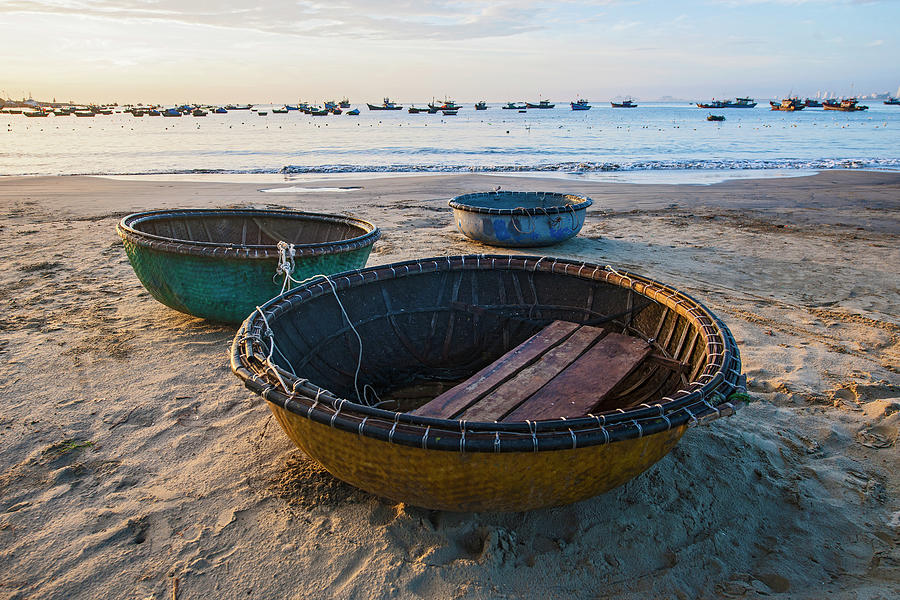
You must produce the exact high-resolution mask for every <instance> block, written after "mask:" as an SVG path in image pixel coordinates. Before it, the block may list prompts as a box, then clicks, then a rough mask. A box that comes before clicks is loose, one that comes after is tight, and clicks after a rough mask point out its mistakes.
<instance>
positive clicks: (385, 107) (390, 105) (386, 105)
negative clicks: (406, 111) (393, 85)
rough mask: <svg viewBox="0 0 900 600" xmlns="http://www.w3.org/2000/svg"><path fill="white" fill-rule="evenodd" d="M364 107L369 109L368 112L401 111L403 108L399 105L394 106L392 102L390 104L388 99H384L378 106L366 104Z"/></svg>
mask: <svg viewBox="0 0 900 600" xmlns="http://www.w3.org/2000/svg"><path fill="white" fill-rule="evenodd" d="M366 106H368V107H369V110H403V107H402V106H401V105H399V104H394V103H393V102H391V99H390V98H388V97H385V98H384V101H383V102H382V103H381V105H380V106H379V105H377V104H368V103H366Z"/></svg>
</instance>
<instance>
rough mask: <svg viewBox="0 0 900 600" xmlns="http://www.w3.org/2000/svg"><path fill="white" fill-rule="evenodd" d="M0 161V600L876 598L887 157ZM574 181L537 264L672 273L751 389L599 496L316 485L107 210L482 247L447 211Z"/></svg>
mask: <svg viewBox="0 0 900 600" xmlns="http://www.w3.org/2000/svg"><path fill="white" fill-rule="evenodd" d="M284 185H285V187H290V186H295V187H307V188H314V187H329V188H333V187H340V186H343V185H346V186H358V187H359V189H352V190H346V191H342V192H339V193H337V192H331V191H320V192H316V191H306V192H296V193H290V192H288V193H279V194H272V193H262V192H260V191H259V190H261V189H271V188H273V187H277V186H276V185H273V184H265V185H260V184H256V185H254V184H244V183H185V182H179V183H166V182H159V181H148V182H135V181H119V180H111V179H103V178H93V177H35V178H6V179H0V260H2V261H3V264H4V266H5V268H4V269H2V271H0V305H2V307H3V312H2V316H0V382H2V384H0V448H2V450H0V598H135V599H144V598H160V599H161V598H171V597H173V591H174V590H175V589H176V586H177V598H180V599H188V598H238V597H240V598H298V599H299V598H310V599H317V598H360V599H364V598H382V597H385V598H539V599H542V600H544V599H548V598H585V599H587V598H600V597H607V596H610V597H611V596H615V597H625V598H643V597H661V598H720V597H734V598H755V597H760V596H768V595H772V596H778V595H781V596H782V597H791V598H821V597H829V595H830V596H832V597H839V598H846V597H850V598H872V599H874V598H885V599H887V598H893V597H897V596H898V595H900V548H898V543H900V474H898V469H897V464H898V458H900V453H898V448H897V437H898V429H900V317H898V307H900V244H898V239H900V174H897V173H867V172H843V171H829V172H823V173H820V174H818V175H815V176H812V177H801V178H789V179H769V180H741V181H732V182H725V183H721V184H715V185H710V186H690V185H681V186H668V185H628V184H609V183H586V182H573V181H566V180H552V179H535V178H531V177H528V178H514V177H492V176H486V175H441V176H426V177H402V178H377V179H372V180H360V179H353V180H347V181H344V182H340V181H335V180H329V181H328V182H327V183H320V184H317V183H313V182H310V183H297V182H290V183H286V184H284ZM497 185H501V186H502V187H503V188H504V189H509V190H548V191H562V192H574V193H585V194H587V195H589V196H591V197H592V198H593V199H594V201H595V204H594V206H593V207H592V208H591V209H589V211H588V217H587V221H586V223H585V227H584V229H583V230H582V233H581V235H580V236H579V237H578V238H576V239H573V240H570V241H568V242H565V243H563V244H561V245H558V246H556V247H553V248H550V249H544V250H537V249H532V250H527V249H526V250H525V251H524V253H529V254H536V253H546V254H548V255H553V256H561V257H567V258H576V259H581V260H587V261H591V262H597V263H600V264H611V265H613V266H616V267H619V268H623V269H628V270H632V271H634V272H637V273H640V274H643V275H647V276H650V277H653V278H655V279H659V280H661V281H664V282H667V283H671V284H673V285H675V286H677V287H678V288H680V289H682V290H684V291H686V292H687V293H689V294H691V295H692V296H694V297H696V298H698V299H699V300H701V301H702V302H704V303H705V304H706V305H707V306H708V307H709V308H710V309H712V310H713V311H714V312H715V313H717V314H718V315H719V316H720V317H721V318H722V319H723V320H724V321H725V322H726V324H727V325H728V326H729V327H730V328H731V330H732V332H733V333H734V335H735V337H736V339H737V341H738V344H739V347H740V350H741V353H742V358H743V363H744V370H745V372H746V373H747V375H748V383H749V389H750V393H751V396H752V402H751V403H750V404H749V406H747V407H746V408H744V409H743V410H741V411H740V412H739V413H738V414H737V415H736V416H735V417H732V418H729V419H724V420H720V421H716V422H714V423H713V424H711V425H710V426H709V427H703V428H695V429H692V430H690V431H689V432H688V433H687V435H685V437H684V438H683V440H682V442H681V443H680V444H679V445H678V446H677V447H676V449H675V450H674V451H673V452H672V453H671V454H670V455H669V456H667V457H666V458H664V459H663V460H662V461H660V462H659V463H658V464H657V465H656V466H654V467H653V468H651V469H650V470H649V471H648V472H646V473H644V474H643V475H641V476H639V477H638V478H636V479H635V480H633V481H631V482H629V483H628V484H626V485H624V486H622V487H620V488H618V489H616V490H613V491H611V492H609V493H607V494H605V495H602V496H599V497H596V498H593V499H590V500H587V501H584V502H580V503H578V504H574V505H570V506H564V507H559V508H553V509H547V510H539V511H533V512H529V513H515V514H482V513H480V514H469V513H448V512H438V511H428V510H423V509H419V508H416V507H412V506H405V505H402V504H395V503H392V502H389V501H385V500H382V499H379V498H376V497H373V496H371V495H369V494H367V493H365V492H361V491H358V490H355V489H354V488H352V487H350V486H348V485H346V484H344V483H342V482H340V481H337V480H335V479H334V478H333V477H331V476H330V475H329V474H328V473H327V472H325V471H323V470H322V469H321V468H320V467H318V466H317V465H316V464H315V463H314V462H312V461H310V460H309V459H308V458H306V457H305V456H304V455H303V454H302V452H300V451H299V450H297V449H295V447H294V446H293V445H292V444H291V443H290V441H289V440H288V439H287V437H286V436H285V435H284V434H283V433H282V432H281V430H280V429H279V427H278V425H277V423H276V422H275V421H274V419H273V417H272V416H271V414H270V412H269V410H268V408H267V407H266V405H265V401H263V400H261V399H260V398H258V397H256V396H253V395H252V394H251V393H250V392H248V391H247V390H246V389H245V388H243V387H242V386H241V385H240V383H239V382H238V380H237V378H235V377H234V376H233V375H232V374H231V372H230V370H229V367H228V357H227V351H228V348H229V345H230V343H231V338H232V337H233V335H234V332H235V329H236V328H233V327H227V326H222V325H214V324H209V323H206V322H204V321H202V320H199V319H195V318H192V317H189V316H187V315H182V314H180V313H178V312H175V311H173V310H171V309H168V308H166V307H165V306H163V305H161V304H159V303H157V302H156V301H155V300H153V299H152V298H151V297H150V296H149V294H147V292H146V291H144V289H143V288H142V287H141V285H140V283H139V282H138V280H137V278H136V277H135V276H134V273H133V272H132V270H131V267H130V265H129V264H128V261H127V259H126V257H125V253H124V250H123V248H122V245H121V243H120V241H119V239H118V237H117V236H116V235H115V232H114V226H115V224H116V222H117V221H118V220H119V219H120V218H121V217H122V216H124V215H125V214H127V213H129V212H134V211H138V210H149V209H155V208H173V207H226V206H241V207H244V206H253V207H268V206H283V207H290V208H300V209H304V210H313V211H327V212H338V213H351V214H354V215H356V216H359V217H362V218H365V219H368V220H371V221H373V222H375V223H376V224H377V225H378V226H379V227H380V228H381V229H382V230H383V232H384V236H383V238H382V240H381V241H379V242H378V243H377V244H376V246H375V250H374V252H373V254H372V256H371V257H370V259H369V264H383V263H388V262H393V261H397V260H405V259H410V258H419V257H425V256H438V255H447V254H468V253H482V252H492V253H494V252H497V251H496V249H492V248H490V247H487V246H483V245H480V244H477V243H474V242H471V241H469V240H468V239H466V238H465V237H463V236H462V235H461V234H459V233H458V232H457V231H456V230H455V228H454V226H453V222H452V217H451V214H450V211H449V209H448V208H447V207H446V202H447V200H448V199H449V198H450V197H452V196H454V195H456V194H459V193H465V192H470V191H482V190H489V189H493V188H494V187H495V186H497Z"/></svg>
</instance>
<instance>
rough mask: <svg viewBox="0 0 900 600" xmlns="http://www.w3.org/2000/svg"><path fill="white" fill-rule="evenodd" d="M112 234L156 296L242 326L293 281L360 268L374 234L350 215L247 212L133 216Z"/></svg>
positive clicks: (180, 307) (175, 306)
mask: <svg viewBox="0 0 900 600" xmlns="http://www.w3.org/2000/svg"><path fill="white" fill-rule="evenodd" d="M116 232H117V233H118V235H119V236H120V237H121V238H122V242H123V244H124V246H125V252H126V254H127V255H128V259H129V261H131V265H132V267H133V268H134V272H135V274H136V275H137V277H138V279H139V280H140V281H141V283H142V284H143V285H144V287H145V288H147V291H148V292H150V294H151V295H152V296H153V297H154V298H156V299H157V300H159V301H160V302H162V303H163V304H165V305H166V306H168V307H170V308H173V309H175V310H178V311H181V312H184V313H187V314H190V315H194V316H196V317H202V318H206V319H211V320H214V321H221V322H226V323H240V322H241V321H242V320H244V318H245V317H246V316H247V315H249V314H250V313H251V312H253V310H255V308H256V307H257V306H259V305H261V304H263V303H264V302H266V301H267V300H269V299H270V298H273V297H275V296H276V295H278V294H279V293H280V292H281V291H284V289H287V288H290V287H291V279H293V280H297V281H300V280H303V279H306V278H308V277H311V276H313V275H315V274H317V273H335V272H338V271H344V270H347V269H356V268H359V267H362V266H364V265H365V264H366V260H367V258H368V256H369V252H370V251H371V249H372V245H373V244H374V243H375V240H377V239H378V237H379V235H380V233H379V231H378V228H377V227H375V226H374V225H372V224H371V223H368V222H366V221H363V220H360V219H356V218H353V217H347V216H340V215H329V214H320V213H307V212H300V211H289V210H251V209H235V210H231V209H196V210H161V211H152V212H144V213H136V214H133V215H129V216H127V217H125V218H124V219H122V221H121V222H120V223H119V224H118V226H117V227H116ZM287 275H290V278H287V277H286V276H287Z"/></svg>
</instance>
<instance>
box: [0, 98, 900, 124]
mask: <svg viewBox="0 0 900 600" xmlns="http://www.w3.org/2000/svg"><path fill="white" fill-rule="evenodd" d="M695 104H696V106H697V107H698V108H703V109H724V108H755V107H756V106H757V102H756V101H755V100H754V99H753V98H749V97H737V98H735V99H734V100H716V99H715V98H714V99H712V100H711V101H709V102H696V103H695ZM884 104H887V105H895V106H896V105H900V99H897V98H894V97H888V98H887V100H884ZM610 105H611V106H612V108H637V107H638V104H637V103H636V102H635V101H634V100H633V99H632V98H626V99H624V100H621V101H614V100H613V101H610ZM769 105H770V107H771V110H773V111H782V112H796V111H800V110H803V109H805V108H822V109H824V110H837V111H844V112H858V111H864V110H868V108H869V107H868V106H865V105H862V104H860V103H859V101H858V100H857V99H856V98H842V99H829V100H817V99H813V98H806V99H805V100H801V99H800V98H797V97H790V98H784V99H781V100H774V101H770V102H769ZM266 106H267V107H266V108H263V107H261V106H254V105H252V104H226V105H224V106H211V105H198V104H183V105H180V106H174V107H168V108H165V107H162V106H159V105H142V104H138V105H125V106H119V105H117V104H113V105H60V104H53V105H50V103H38V102H34V101H32V100H29V101H28V102H23V103H6V104H4V102H3V101H2V100H0V113H2V114H22V115H25V116H26V117H47V116H50V115H54V116H58V117H65V116H70V115H74V116H76V117H95V116H98V115H111V114H114V113H129V114H131V115H133V116H135V117H144V116H149V117H158V116H163V117H182V116H192V117H205V116H207V115H208V114H210V113H212V114H226V113H229V112H232V111H249V112H254V113H256V114H257V115H258V116H261V117H262V116H267V115H268V114H269V112H270V111H271V113H272V114H273V115H278V114H287V113H290V112H293V111H297V112H300V113H304V114H307V115H311V116H315V117H320V116H326V115H340V114H346V115H350V116H355V115H359V114H360V110H359V108H352V109H351V108H350V106H351V105H350V100H349V99H348V98H342V99H341V100H339V101H333V100H329V101H325V102H324V103H323V104H321V105H318V104H309V103H306V102H298V103H297V104H285V105H282V106H277V105H275V106H272V105H266ZM366 106H367V107H368V109H369V110H370V111H401V110H403V108H404V107H403V105H402V104H398V103H396V102H394V101H392V100H391V99H390V98H389V97H385V98H384V99H383V100H382V102H381V104H369V103H366ZM555 107H556V104H554V103H552V102H550V101H549V100H544V99H541V100H539V101H538V102H507V103H505V104H502V105H501V106H500V108H501V109H503V110H515V111H518V112H520V113H523V112H527V111H529V110H534V109H537V110H541V109H551V108H555ZM569 107H570V108H571V110H573V111H583V110H590V109H591V104H590V102H589V101H588V100H586V99H584V98H577V99H575V100H573V101H571V102H569ZM462 108H463V106H462V105H461V104H457V103H456V102H455V101H454V100H451V99H449V98H445V99H444V100H443V101H435V100H433V99H432V101H431V102H429V103H428V104H427V105H426V106H424V107H417V106H415V105H411V106H409V107H408V108H407V112H408V113H409V114H423V113H424V114H432V115H433V114H438V113H440V114H442V115H447V116H452V115H456V114H457V113H458V112H459V111H460V110H462ZM474 108H475V110H476V111H482V110H487V109H488V108H490V107H489V106H488V104H487V102H485V101H484V100H481V101H478V102H476V103H475V104H474ZM710 117H714V118H708V120H710V121H724V120H725V117H724V116H721V118H719V117H720V115H712V114H711V115H710Z"/></svg>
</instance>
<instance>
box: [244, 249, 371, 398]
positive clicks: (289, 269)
mask: <svg viewBox="0 0 900 600" xmlns="http://www.w3.org/2000/svg"><path fill="white" fill-rule="evenodd" d="M277 247H278V266H277V267H276V268H275V278H276V279H277V278H278V277H279V275H281V276H283V277H284V282H283V283H282V285H281V293H282V294H283V293H285V292H286V291H288V290H290V289H291V287H292V286H291V284H292V283H293V284H295V285H303V284H305V283H308V282H310V281H312V280H314V279H316V278H318V277H321V278H323V279H324V280H325V281H326V282H327V283H328V285H329V286H331V291H332V293H333V294H334V299H335V300H336V301H337V303H338V306H339V307H340V309H341V314H343V316H344V318H345V319H346V320H347V324H348V325H350V329H351V330H352V331H353V333H354V334H355V335H356V339H357V341H359V355H358V357H357V361H356V372H355V373H354V374H353V390H354V391H355V392H356V399H357V400H358V401H359V402H360V404H366V405H370V404H369V402H368V398H367V394H366V391H367V389H368V390H371V391H372V395H373V396H374V397H375V400H376V401H377V402H376V404H375V406H378V405H380V404H382V403H383V402H382V400H381V398H379V397H378V394H377V393H375V390H374V388H372V386H370V385H368V384H366V385H365V386H363V390H362V393H360V390H359V372H360V370H361V369H362V358H363V341H362V336H360V335H359V331H357V330H356V327H355V326H354V325H353V321H352V320H351V319H350V316H349V315H348V314H347V310H346V309H345V308H344V304H343V303H342V302H341V299H340V297H339V296H338V293H337V286H335V284H334V282H333V281H331V279H330V278H329V277H328V276H327V275H323V274H318V275H313V276H312V277H309V278H307V279H303V280H297V279H294V277H293V273H294V269H295V266H296V265H295V263H294V257H295V256H297V251H296V249H295V248H294V244H289V243H288V242H284V241H280V242H278V246H277ZM257 310H259V307H257ZM259 314H260V315H262V317H263V322H264V323H265V324H266V329H267V330H268V335H269V338H270V339H271V348H270V349H269V358H268V359H267V362H268V361H269V360H270V359H271V357H272V351H273V349H276V350H278V354H280V355H281V356H282V358H284V359H285V360H286V361H287V357H285V356H284V354H283V353H282V352H281V350H280V349H277V347H276V346H275V338H274V334H273V333H272V330H271V328H269V323H268V322H267V321H266V317H265V315H264V314H263V312H262V310H259ZM288 365H289V367H290V363H289V362H288ZM271 366H272V365H271V364H270V367H271ZM291 372H292V373H293V369H292V371H291ZM275 374H276V375H278V372H277V371H275ZM294 375H295V376H296V373H294ZM278 380H279V381H281V377H280V376H278ZM281 384H282V387H284V388H285V391H287V387H286V386H285V385H284V382H283V381H281Z"/></svg>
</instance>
